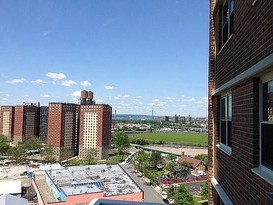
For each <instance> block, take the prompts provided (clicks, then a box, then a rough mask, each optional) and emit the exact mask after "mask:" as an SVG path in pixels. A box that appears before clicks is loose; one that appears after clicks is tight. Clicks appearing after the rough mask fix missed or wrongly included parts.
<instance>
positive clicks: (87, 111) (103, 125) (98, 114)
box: [79, 104, 112, 159]
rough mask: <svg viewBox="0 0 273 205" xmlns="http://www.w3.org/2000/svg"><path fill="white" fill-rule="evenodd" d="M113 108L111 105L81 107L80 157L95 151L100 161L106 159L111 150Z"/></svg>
mask: <svg viewBox="0 0 273 205" xmlns="http://www.w3.org/2000/svg"><path fill="white" fill-rule="evenodd" d="M111 124H112V108H111V107H110V106H109V105H100V104H93V105H92V104H91V105H81V106H80V134H79V156H80V157H86V156H88V155H89V154H90V151H91V150H92V149H93V150H94V149H95V150H96V154H97V158H98V159H105V158H106V157H107V156H108V150H109V149H110V148H111Z"/></svg>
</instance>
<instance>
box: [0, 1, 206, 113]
mask: <svg viewBox="0 0 273 205" xmlns="http://www.w3.org/2000/svg"><path fill="white" fill-rule="evenodd" d="M208 4H209V2H208V1H205V0H58V1H56V0H23V1H22V0H9V1H1V2H0V25H1V26H0V59H1V60H0V105H17V104H22V103H23V102H36V103H37V102H40V103H41V104H42V105H47V104H48V103H49V102H76V101H77V99H78V97H79V93H80V90H83V89H85V90H91V91H93V92H94V97H95V100H96V102H97V103H104V104H109V105H111V106H112V108H113V112H114V111H115V110H116V112H117V113H118V114H151V113H152V110H153V111H154V115H170V116H173V115H175V114H177V115H185V116H187V115H191V116H201V117H205V116H207V93H208V92H207V78H208V77H207V76H208V26H209V22H208V18H209V13H208V12H209V8H208V6H209V5H208Z"/></svg>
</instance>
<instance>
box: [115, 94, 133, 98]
mask: <svg viewBox="0 0 273 205" xmlns="http://www.w3.org/2000/svg"><path fill="white" fill-rule="evenodd" d="M118 97H120V98H128V97H130V95H127V94H125V95H118Z"/></svg>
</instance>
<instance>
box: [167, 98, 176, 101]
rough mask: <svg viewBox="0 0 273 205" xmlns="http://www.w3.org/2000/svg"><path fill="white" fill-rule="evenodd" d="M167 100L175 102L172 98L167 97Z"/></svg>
mask: <svg viewBox="0 0 273 205" xmlns="http://www.w3.org/2000/svg"><path fill="white" fill-rule="evenodd" d="M167 100H169V101H173V100H175V98H174V97H167Z"/></svg>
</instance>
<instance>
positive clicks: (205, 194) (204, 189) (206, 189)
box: [201, 181, 209, 200]
mask: <svg viewBox="0 0 273 205" xmlns="http://www.w3.org/2000/svg"><path fill="white" fill-rule="evenodd" d="M208 198H209V183H208V181H206V183H205V184H204V185H203V186H202V188H201V199H202V200H205V199H208Z"/></svg>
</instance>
